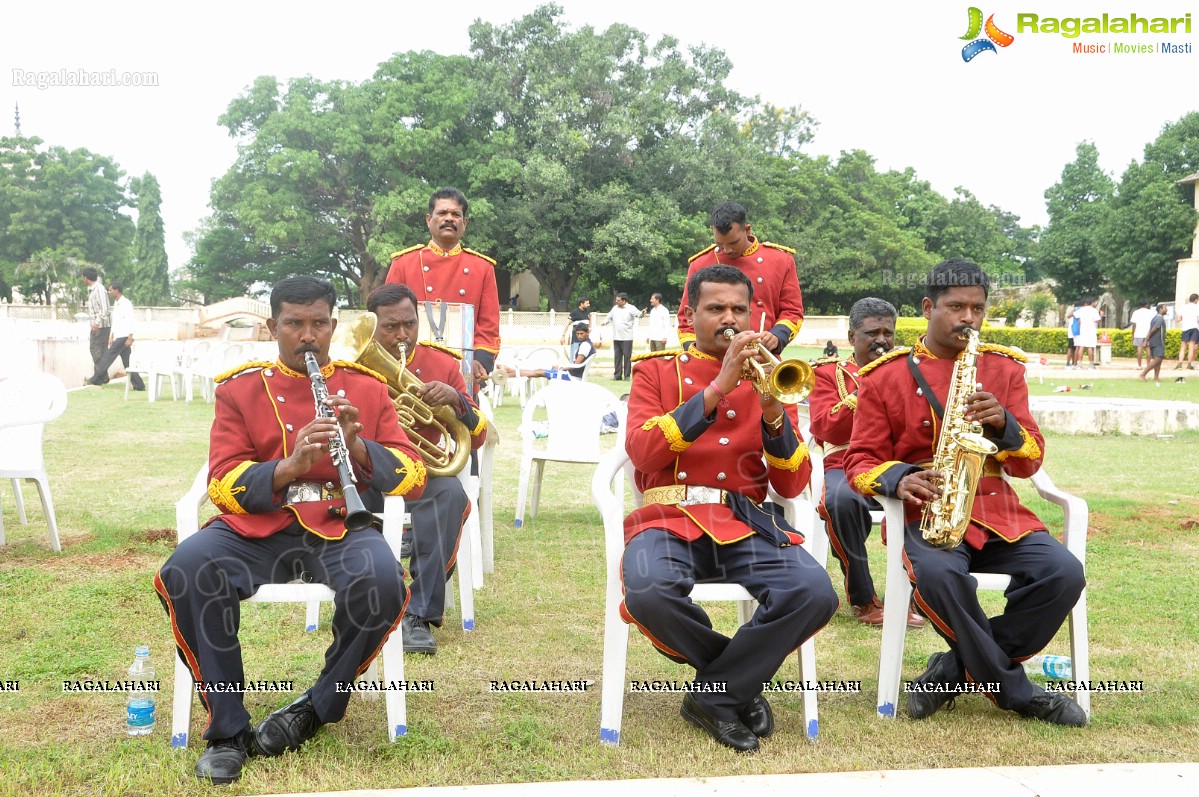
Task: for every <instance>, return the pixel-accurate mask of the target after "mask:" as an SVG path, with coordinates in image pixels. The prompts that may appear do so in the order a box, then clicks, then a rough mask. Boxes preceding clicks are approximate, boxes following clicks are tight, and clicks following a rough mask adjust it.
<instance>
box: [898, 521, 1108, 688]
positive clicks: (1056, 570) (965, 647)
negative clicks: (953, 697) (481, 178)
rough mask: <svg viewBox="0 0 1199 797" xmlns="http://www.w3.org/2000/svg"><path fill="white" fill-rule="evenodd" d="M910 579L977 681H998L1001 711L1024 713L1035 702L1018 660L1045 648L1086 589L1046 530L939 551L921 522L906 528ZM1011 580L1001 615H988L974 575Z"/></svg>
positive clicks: (1075, 565) (1072, 561) (1077, 567)
mask: <svg viewBox="0 0 1199 797" xmlns="http://www.w3.org/2000/svg"><path fill="white" fill-rule="evenodd" d="M903 548H904V553H905V554H906V556H907V560H908V563H907V567H908V577H909V578H910V579H911V580H912V581H913V583H914V584H915V587H916V593H915V595H916V603H917V604H919V606H920V608H921V609H923V610H924V614H925V615H926V616H927V617H928V619H929V620H930V621H931V622H932V625H933V628H935V629H937V633H938V634H940V635H941V636H942V637H944V638H945V640H946V641H947V642H949V646H950V648H952V649H953V651H954V653H956V654H957V660H958V663H959V666H961V667H963V668H964V672H962V673H961V674H960V675H959V680H961V678H963V677H965V676H966V675H967V674H968V675H969V678H970V679H971V680H972V681H974V682H975V683H997V684H999V692H998V694H994V693H993V694H991V697H992V698H994V700H995V702H996V703H997V704H998V705H999V706H1000V707H1001V708H1009V709H1010V708H1022V707H1024V706H1026V705H1027V704H1028V701H1029V700H1030V699H1031V697H1032V685H1031V684H1030V683H1029V680H1028V678H1027V677H1026V676H1025V674H1024V669H1023V667H1021V666H1020V665H1019V664H1017V663H1016V662H1014V661H1012V660H1013V659H1024V658H1027V657H1028V656H1032V655H1033V654H1035V653H1037V652H1038V651H1040V650H1041V649H1042V648H1044V647H1045V645H1047V644H1049V640H1051V639H1053V635H1054V634H1056V633H1057V630H1058V628H1060V627H1061V625H1062V621H1063V620H1065V619H1066V616H1067V615H1068V614H1069V613H1070V609H1072V608H1073V607H1074V604H1075V603H1077V602H1078V596H1079V595H1080V594H1081V593H1082V589H1083V587H1084V586H1085V585H1086V578H1085V576H1084V575H1083V568H1082V565H1081V564H1080V563H1079V561H1078V559H1076V558H1075V557H1074V555H1073V554H1071V553H1070V552H1069V551H1068V550H1066V548H1065V546H1063V545H1062V544H1061V543H1060V542H1058V541H1057V540H1056V539H1054V537H1053V536H1051V535H1050V534H1049V533H1048V532H1044V531H1034V532H1033V533H1031V534H1029V535H1028V536H1026V537H1023V538H1021V539H1019V540H1017V541H1015V542H1007V541H1006V540H1002V539H1000V538H999V537H996V536H992V537H991V538H990V539H988V540H987V542H986V544H984V545H983V548H982V550H981V551H976V550H974V549H973V548H971V547H970V546H968V545H966V544H964V543H963V544H962V545H959V546H958V547H956V548H953V549H950V550H947V551H946V550H941V549H939V548H935V547H933V546H932V545H930V544H929V543H927V542H926V541H925V540H924V537H923V536H921V534H920V526H919V523H913V524H910V525H909V526H908V527H907V528H906V529H905V531H904V545H903ZM971 570H973V571H976V572H980V573H1005V574H1007V575H1010V576H1011V577H1012V583H1011V586H1009V587H1008V589H1007V592H1006V593H1005V594H1004V597H1005V598H1007V605H1006V606H1005V607H1004V611H1003V613H1002V614H1000V615H998V616H996V617H987V615H986V612H984V611H983V610H982V607H981V606H980V605H979V602H978V590H977V587H976V584H975V581H974V579H973V577H971V576H970V571H971Z"/></svg>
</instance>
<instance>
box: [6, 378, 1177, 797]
mask: <svg viewBox="0 0 1199 797" xmlns="http://www.w3.org/2000/svg"><path fill="white" fill-rule="evenodd" d="M596 381H597V382H599V383H600V384H603V385H605V386H606V387H609V388H610V389H613V390H616V391H620V390H622V389H627V385H628V383H615V382H611V380H609V379H604V378H601V379H598V380H596ZM1070 381H1071V382H1074V381H1076V380H1075V378H1074V377H1073V376H1072V377H1071V380H1070ZM1046 382H1047V384H1046V386H1045V387H1046V388H1047V389H1048V387H1049V385H1048V380H1046ZM1101 384H1103V385H1104V389H1106V388H1107V384H1108V383H1104V382H1100V381H1099V380H1095V388H1093V390H1094V391H1099V390H1100V385H1101ZM1111 387H1112V389H1113V390H1115V391H1116V392H1115V393H1114V394H1112V395H1133V391H1134V390H1136V391H1140V390H1142V389H1143V388H1144V386H1143V385H1136V384H1134V383H1132V382H1130V381H1123V380H1122V381H1118V382H1115V381H1113V382H1112V383H1111ZM1148 387H1149V390H1150V391H1153V388H1152V385H1150V386H1148ZM1179 387H1183V386H1179ZM1187 387H1188V388H1189V385H1188V386H1187ZM122 392H123V391H122V390H121V388H120V385H119V384H117V385H113V386H110V387H108V388H105V389H99V390H95V389H93V390H86V391H77V392H74V393H72V394H71V396H70V404H69V406H68V409H67V411H66V414H65V415H64V416H63V417H62V418H60V419H59V420H58V421H56V422H55V423H54V424H52V425H51V426H50V427H48V428H47V432H46V441H47V465H48V468H49V470H50V473H51V483H52V486H53V490H54V497H55V503H56V507H57V510H58V521H59V528H60V532H61V534H62V539H63V553H62V554H61V555H55V554H53V553H51V552H50V550H49V535H48V533H47V531H46V528H45V524H44V520H43V518H42V513H41V509H40V507H39V506H37V499H36V492H35V491H33V490H32V489H31V488H30V487H26V488H25V496H26V504H27V507H29V515H30V524H29V525H28V526H20V525H19V524H18V523H17V517H16V512H15V510H14V508H13V503H12V497H11V488H10V487H9V486H8V485H7V484H3V485H0V503H2V505H3V511H4V522H5V527H6V531H7V535H8V545H7V546H6V547H4V548H3V549H0V597H2V598H3V600H0V681H7V680H19V681H20V691H19V692H0V764H2V765H3V766H2V767H0V769H2V771H3V777H2V778H0V794H69V795H83V794H114V795H125V794H130V795H133V794H136V795H179V794H193V793H198V792H212V793H221V794H230V795H232V794H257V793H267V792H281V791H321V790H339V789H368V788H388V787H403V786H419V785H456V784H466V783H492V782H517V781H528V780H536V781H550V780H564V779H588V780H594V779H614V778H640V777H668V776H705V775H709V776H716V775H735V774H757V773H771V772H808V771H831V770H861V769H888V768H896V769H907V768H916V767H935V766H958V765H962V764H965V763H970V764H971V765H976V766H999V765H1031V764H1067V763H1090V762H1114V761H1195V760H1199V734H1197V733H1196V731H1197V730H1199V686H1197V684H1199V600H1197V599H1196V598H1195V586H1196V583H1197V578H1196V575H1195V574H1196V572H1199V529H1197V526H1199V500H1197V499H1196V486H1197V485H1199V433H1196V432H1190V433H1185V434H1178V435H1175V436H1174V437H1171V438H1164V439H1158V438H1129V437H1117V436H1106V437H1085V436H1080V437H1066V436H1057V435H1050V436H1049V437H1048V441H1047V468H1048V470H1049V472H1050V473H1051V474H1052V476H1053V478H1054V480H1055V481H1056V482H1057V484H1058V485H1059V486H1060V487H1062V488H1063V489H1066V490H1068V491H1071V492H1074V493H1077V494H1079V495H1082V496H1084V497H1085V498H1086V499H1087V500H1088V501H1089V503H1090V508H1091V520H1092V523H1091V536H1090V541H1089V547H1088V552H1087V553H1088V560H1087V571H1088V582H1089V593H1088V600H1089V610H1090V614H1089V617H1090V631H1091V658H1092V664H1091V668H1092V678H1093V679H1095V680H1099V679H1124V680H1127V679H1140V680H1143V681H1144V683H1145V691H1144V692H1143V693H1140V694H1128V693H1124V694H1095V695H1094V696H1093V710H1094V718H1093V720H1092V723H1091V725H1090V726H1089V727H1088V728H1086V729H1083V730H1068V729H1063V728H1057V727H1051V726H1048V725H1044V724H1042V723H1037V722H1032V721H1028V720H1024V719H1021V718H1019V717H1017V716H1015V715H1013V714H1011V713H1007V712H1002V711H999V710H997V709H995V708H993V707H991V706H990V704H988V703H986V702H985V701H984V700H983V699H982V698H979V697H971V698H966V699H960V700H959V701H958V708H957V710H956V711H954V712H951V713H944V714H937V715H936V716H935V717H933V718H931V719H929V720H925V721H922V722H913V721H911V720H909V719H907V718H906V717H904V716H901V717H900V718H899V719H897V720H895V721H889V722H888V721H882V720H879V719H876V717H875V713H874V690H875V688H876V684H877V666H878V642H879V631H878V630H877V629H871V628H866V627H863V626H860V625H859V624H858V623H856V622H855V621H854V620H852V619H851V618H850V617H849V615H848V613H847V612H846V611H845V610H844V609H843V610H842V611H840V612H839V613H838V614H837V616H836V617H835V618H834V619H833V621H832V623H831V624H830V625H829V626H828V627H827V628H826V629H824V630H823V631H822V632H821V633H820V635H819V636H818V637H817V659H818V667H819V675H820V677H821V678H832V679H839V680H860V681H861V682H862V689H863V691H862V693H861V694H826V695H822V696H821V699H820V736H819V739H818V740H817V741H816V742H815V743H812V744H809V743H808V742H806V741H805V739H804V736H803V733H802V729H801V725H802V720H801V718H802V713H801V708H800V700H799V699H798V696H791V695H778V696H773V697H772V702H773V704H774V706H775V713H776V717H777V721H778V729H777V731H776V735H775V736H774V737H773V738H771V739H770V740H768V741H766V742H764V744H763V750H762V752H761V753H759V754H758V755H756V756H736V755H734V754H733V753H731V752H729V751H727V750H726V749H724V748H720V747H717V746H716V745H715V744H713V743H711V742H709V741H708V740H707V738H706V737H705V736H703V735H702V734H701V733H699V732H698V731H696V730H695V729H694V728H692V727H690V726H689V725H686V724H685V723H684V722H683V721H682V720H681V719H680V718H679V716H678V703H679V699H678V697H677V696H672V695H669V694H629V695H626V698H625V712H624V735H623V740H622V744H621V746H620V747H619V748H610V747H604V746H601V745H600V744H599V741H598V740H599V704H600V694H599V687H598V682H599V681H600V675H601V673H600V669H601V658H602V637H603V633H602V632H603V617H602V613H603V610H602V607H603V589H604V573H603V539H602V537H603V535H602V529H601V527H600V524H599V518H598V515H597V514H596V512H595V510H594V508H593V507H592V506H591V503H590V499H589V490H588V485H589V481H590V476H591V468H590V467H588V466H567V465H561V464H557V463H551V464H549V465H548V466H547V474H546V482H545V490H544V494H543V500H542V508H541V512H540V514H539V515H538V516H537V517H536V518H531V519H529V518H527V519H526V523H525V525H524V527H523V528H521V529H515V528H513V526H512V518H513V515H514V512H515V497H516V484H517V477H518V474H519V453H520V452H519V436H518V434H517V432H516V427H517V424H518V423H519V418H520V408H519V406H517V405H516V404H515V403H514V402H511V401H510V402H509V403H508V404H507V405H505V406H504V407H502V408H500V409H499V411H498V419H497V425H498V427H499V429H500V430H501V434H502V439H503V443H502V445H501V447H500V449H499V451H498V461H497V463H496V469H495V475H496V486H495V496H496V501H497V506H496V513H495V517H496V572H495V573H494V574H491V575H488V576H487V579H486V586H485V587H484V588H483V589H482V590H481V591H479V592H478V593H477V594H476V604H475V605H476V620H477V630H475V631H474V632H473V633H469V634H467V633H464V632H462V631H461V630H460V626H459V625H458V623H457V620H456V617H455V616H454V615H453V613H452V612H451V614H450V616H449V617H448V618H447V625H446V628H445V629H443V630H441V631H439V632H438V634H437V636H438V640H439V642H440V644H441V649H440V651H439V653H438V654H437V656H435V657H433V658H423V657H408V659H407V661H406V670H407V672H406V675H407V677H408V678H409V679H432V680H433V681H434V683H435V692H434V693H433V694H414V695H411V696H410V697H409V700H408V724H409V733H408V736H407V737H404V738H402V739H401V740H399V741H398V742H397V743H396V744H394V745H393V744H388V742H387V736H386V733H385V723H384V707H383V703H382V701H378V702H367V701H362V700H359V699H357V698H355V699H354V700H352V701H351V704H350V710H349V713H348V715H347V717H346V719H345V721H343V722H341V723H339V724H337V725H334V726H331V727H329V728H328V729H327V730H325V731H323V732H322V733H321V734H320V735H319V736H318V737H317V738H316V739H314V740H313V741H312V742H310V743H309V744H308V746H307V747H306V748H305V749H304V750H303V751H302V752H301V753H299V754H288V755H285V756H283V757H281V758H278V759H271V760H261V759H260V760H255V761H252V762H251V763H250V764H249V766H248V767H247V770H246V774H245V777H244V778H243V779H242V781H241V782H240V783H239V784H237V785H235V786H232V787H225V788H222V789H219V790H217V789H212V788H203V787H200V786H198V785H197V783H196V781H195V779H194V777H193V776H192V774H191V773H192V767H193V765H194V763H195V760H196V757H197V756H198V755H199V754H200V751H201V749H202V744H203V743H202V742H201V741H198V737H199V734H200V733H201V732H202V730H203V723H204V718H203V715H202V712H201V709H200V708H199V706H198V704H197V705H196V706H195V707H194V708H193V722H192V734H193V739H195V740H196V741H193V743H192V746H191V747H190V748H189V749H187V750H183V751H178V750H172V749H171V748H170V746H169V739H168V737H169V726H170V720H171V711H170V703H171V685H170V675H171V672H172V668H173V658H172V657H173V648H172V642H171V637H170V633H169V626H168V623H167V619H166V616H165V615H164V613H163V612H162V609H161V607H160V606H159V603H158V600H157V598H156V596H155V594H154V592H153V590H152V588H151V586H150V579H151V577H152V575H153V573H154V570H155V569H156V568H157V566H158V565H160V564H161V563H162V561H163V560H164V559H165V558H166V557H167V555H168V554H169V552H170V550H171V548H172V545H173V540H174V531H173V527H174V512H173V504H174V501H175V500H176V499H177V498H178V497H179V496H180V495H182V493H183V492H184V491H185V490H186V489H187V487H188V486H189V485H190V483H191V479H192V477H193V476H194V474H195V471H196V468H197V467H198V466H199V464H200V463H201V462H202V461H203V460H204V458H205V456H206V451H207V432H208V426H209V423H210V421H211V417H212V407H211V406H210V405H205V404H203V403H198V404H192V405H184V404H183V403H181V402H180V403H173V402H169V401H166V402H159V403H156V404H153V405H150V404H147V403H146V401H145V398H144V394H140V395H138V396H137V397H136V398H134V399H131V400H130V401H129V402H124V401H122ZM1033 392H1034V393H1037V392H1040V387H1039V386H1034V388H1033ZM1155 392H1157V393H1165V392H1166V386H1165V385H1163V387H1162V388H1161V389H1160V390H1158V391H1155ZM1095 395H1102V394H1100V393H1098V392H1096V393H1095ZM1138 395H1139V393H1138ZM1151 397H1157V396H1156V395H1151ZM1190 397H1191V398H1194V394H1191V396H1190ZM1029 500H1030V503H1031V505H1032V506H1033V507H1034V509H1035V510H1036V511H1038V512H1039V513H1041V514H1042V515H1043V516H1044V517H1045V518H1046V519H1047V520H1048V521H1049V522H1050V523H1051V525H1052V523H1053V522H1055V511H1054V508H1053V507H1051V506H1048V505H1046V504H1045V503H1044V502H1042V501H1040V500H1039V499H1029ZM871 551H872V557H873V560H874V561H873V571H874V573H875V576H876V582H877V584H878V588H879V590H880V593H881V592H882V590H883V588H884V584H883V579H882V575H883V573H884V567H883V551H882V547H881V545H879V544H878V542H877V538H876V537H872V545H871ZM832 567H833V570H834V571H836V566H835V564H834V565H832ZM833 582H834V584H835V585H836V587H837V589H838V592H840V591H841V578H840V573H839V572H834V573H833ZM987 600H988V601H990V603H989V604H988V605H991V606H994V607H996V608H998V606H999V604H998V602H997V601H998V600H1000V599H999V598H996V597H995V596H991V597H988V598H987ZM329 614H330V612H329V610H328V609H327V608H326V610H325V613H324V615H323V618H322V619H323V624H322V627H321V629H320V631H318V632H317V633H315V634H307V633H305V632H304V630H303V610H302V607H299V606H282V607H278V606H265V605H252V606H246V607H244V612H243V623H242V631H241V640H242V644H243V651H244V657H245V661H246V670H247V677H248V678H253V679H268V680H284V679H291V680H294V681H295V682H296V685H297V689H303V688H306V687H307V686H308V685H309V684H310V683H311V682H312V680H313V679H314V677H315V675H316V673H317V672H318V670H319V668H320V666H321V660H322V654H323V651H324V649H325V647H326V645H327V644H328V641H329V628H328V618H329ZM713 615H714V618H715V620H716V622H717V624H718V625H720V626H721V627H724V628H726V629H728V630H729V631H731V630H732V627H733V623H734V622H735V621H734V615H733V611H732V609H731V608H730V607H720V608H719V609H718V610H714V611H713ZM146 642H148V643H149V644H150V646H151V649H152V651H153V659H154V661H155V664H156V667H157V669H158V673H159V676H160V678H162V680H163V691H162V693H161V694H160V695H159V709H158V717H159V728H158V729H157V730H156V731H155V733H154V734H153V735H151V736H149V737H147V738H140V739H130V738H128V737H126V736H125V735H124V733H123V731H122V723H123V710H124V706H123V697H122V696H120V695H95V694H83V695H77V694H63V692H62V686H61V684H62V681H63V680H77V679H85V678H95V679H117V678H120V677H122V676H123V675H124V670H125V668H126V667H128V665H129V662H130V661H131V660H132V653H133V649H134V647H135V645H137V644H139V643H146ZM942 649H944V645H943V643H941V641H940V640H939V639H938V638H937V637H936V635H935V634H934V633H933V632H932V631H931V630H927V629H926V630H924V631H921V632H918V633H911V634H910V635H909V637H908V644H907V649H906V653H905V664H904V677H905V678H912V677H914V676H915V675H917V674H919V673H920V672H921V670H922V669H923V662H924V660H925V659H926V658H927V657H928V655H929V654H930V653H933V652H935V651H938V650H942ZM1049 652H1054V653H1068V648H1067V642H1066V634H1065V633H1064V632H1063V633H1060V634H1059V635H1058V637H1057V639H1055V640H1054V642H1053V643H1052V644H1051V645H1050V646H1049ZM795 668H796V665H795V662H794V659H792V660H790V661H788V662H787V663H786V665H785V669H784V671H783V672H782V677H794V676H795V673H796V669H795ZM689 674H690V671H689V670H688V669H687V668H685V667H682V666H680V665H676V664H672V663H671V662H669V661H667V660H666V659H664V658H662V657H660V656H658V655H657V654H655V653H654V652H652V650H651V649H650V646H649V644H648V643H647V642H646V641H645V640H644V639H642V638H640V636H639V635H637V634H635V633H634V634H633V635H632V638H631V643H630V655H629V675H630V677H637V678H645V679H648V678H670V679H680V678H686V677H688V675H689ZM498 678H526V679H538V680H540V679H547V678H564V679H578V678H582V679H592V680H594V681H596V682H597V685H596V687H595V688H593V689H591V690H589V691H587V692H586V693H583V694H548V695H546V694H537V695H531V694H523V695H522V694H495V693H489V692H488V691H487V682H488V681H489V680H491V679H498ZM287 700H288V698H287V696H279V695H250V696H248V697H247V701H246V702H247V706H248V707H249V709H250V711H251V713H252V714H253V716H254V719H255V721H257V720H259V719H261V718H262V717H263V716H265V715H266V714H267V713H269V712H270V711H272V710H273V709H275V708H277V707H279V706H281V705H283V704H284V703H285V702H287Z"/></svg>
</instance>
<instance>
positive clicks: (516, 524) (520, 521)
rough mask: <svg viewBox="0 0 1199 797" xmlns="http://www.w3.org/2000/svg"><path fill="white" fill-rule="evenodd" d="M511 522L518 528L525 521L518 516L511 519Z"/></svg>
mask: <svg viewBox="0 0 1199 797" xmlns="http://www.w3.org/2000/svg"><path fill="white" fill-rule="evenodd" d="M512 523H513V525H515V526H516V527H517V528H518V529H519V528H520V527H521V526H523V525H524V524H525V522H524V521H523V520H521V519H520V518H517V519H516V520H514V521H512Z"/></svg>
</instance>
